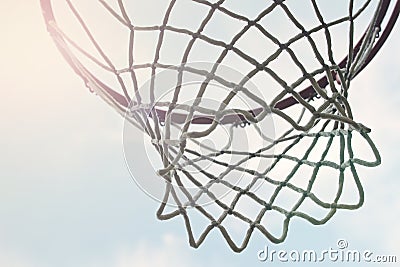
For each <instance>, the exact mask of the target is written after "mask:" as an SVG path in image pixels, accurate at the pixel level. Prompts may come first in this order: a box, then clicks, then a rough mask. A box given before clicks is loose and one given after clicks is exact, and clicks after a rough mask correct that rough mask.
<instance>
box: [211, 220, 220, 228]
mask: <svg viewBox="0 0 400 267" xmlns="http://www.w3.org/2000/svg"><path fill="white" fill-rule="evenodd" d="M211 226H212V227H218V226H219V223H218V222H217V221H215V220H213V221H211Z"/></svg>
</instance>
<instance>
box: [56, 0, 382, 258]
mask: <svg viewBox="0 0 400 267" xmlns="http://www.w3.org/2000/svg"><path fill="white" fill-rule="evenodd" d="M65 2H66V3H67V5H68V7H69V9H70V11H71V13H72V14H73V16H74V17H75V19H76V21H77V22H78V23H79V25H80V26H81V27H82V29H83V31H84V32H85V34H86V36H87V37H88V38H89V40H90V42H91V43H92V44H93V46H94V48H95V49H94V51H95V52H96V53H97V54H98V55H100V59H98V58H97V57H96V56H95V55H93V53H91V52H90V51H87V50H85V49H84V48H83V47H81V46H80V45H79V44H78V42H76V41H75V40H73V39H72V38H71V37H70V36H69V35H68V34H67V33H66V32H65V31H64V30H63V29H62V28H61V27H60V26H59V25H57V24H56V23H55V21H53V22H52V23H49V29H50V32H51V33H52V35H53V37H54V39H55V40H56V43H57V45H58V47H59V48H60V49H61V50H62V51H63V53H64V56H65V57H66V59H67V60H68V62H69V63H70V64H71V65H72V66H73V68H74V69H75V71H76V72H77V73H78V74H79V75H80V76H81V77H82V78H83V79H84V80H85V82H86V84H87V86H88V87H89V88H90V89H91V90H93V91H95V92H96V93H97V94H99V95H100V96H101V97H102V98H103V99H105V100H106V101H107V102H108V103H109V104H110V105H112V106H113V107H114V108H115V109H117V110H118V111H119V112H121V114H123V115H125V114H128V116H127V120H129V121H130V122H131V123H132V124H133V125H135V126H136V127H138V128H139V129H141V130H142V131H143V132H145V133H147V135H148V136H149V137H150V139H151V140H152V144H153V146H154V148H155V149H156V151H158V152H159V155H160V158H161V160H162V162H163V167H162V168H161V169H159V170H158V174H159V176H160V179H164V180H165V182H166V183H165V195H164V199H163V201H162V203H161V205H160V208H159V210H158V211H157V216H158V218H159V219H161V220H168V219H171V218H174V217H178V216H181V217H182V218H183V220H184V223H185V225H186V229H187V233H188V236H189V242H190V245H191V246H193V247H198V246H200V245H201V244H202V243H203V241H204V240H205V238H206V237H207V235H208V234H209V233H210V232H211V231H212V230H219V231H220V232H221V233H222V235H223V237H224V238H225V239H226V241H227V243H228V244H229V246H230V247H231V248H232V249H233V250H234V251H237V252H238V251H242V250H243V249H244V248H245V247H246V246H247V244H248V242H249V240H250V237H251V236H252V233H253V232H254V231H255V230H258V231H259V232H261V233H262V234H263V235H265V236H266V237H267V238H268V239H269V240H271V241H272V242H274V243H280V242H283V241H284V240H285V238H286V237H287V234H288V229H289V222H290V220H291V219H292V218H294V217H299V218H302V219H305V220H307V221H309V222H311V223H312V224H316V225H319V224H324V223H325V222H327V221H328V220H329V219H330V218H331V217H332V216H333V215H334V214H335V212H336V211H337V210H338V209H357V208H359V207H360V206H361V205H362V204H363V201H364V193H363V187H362V185H361V181H360V179H359V177H358V174H357V170H356V169H357V165H362V166H368V167H373V166H377V165H379V164H380V156H379V153H378V151H377V149H376V147H375V145H374V144H373V142H372V140H371V139H370V137H369V135H368V133H369V131H370V130H369V129H368V128H367V127H365V126H363V125H362V124H360V123H358V122H356V121H355V120H354V118H353V114H352V111H351V107H350V104H349V102H348V90H349V88H350V83H351V80H352V79H353V78H354V77H355V76H356V75H357V73H358V72H359V70H360V69H361V68H362V67H363V64H364V62H365V61H366V59H367V57H368V55H369V52H370V51H371V49H372V47H373V44H374V42H375V39H376V36H377V34H378V32H379V29H378V28H377V27H375V26H376V25H375V21H376V19H377V17H378V13H379V12H378V11H379V7H380V5H381V4H382V1H379V3H378V4H377V1H364V2H363V4H362V5H360V6H358V7H357V8H356V7H355V1H353V0H350V1H347V2H346V3H347V7H348V8H347V14H344V15H343V16H342V17H338V18H335V19H330V20H329V21H328V20H326V19H325V18H324V15H323V12H322V11H321V10H320V8H319V2H318V1H317V0H311V1H310V2H311V4H312V7H313V9H312V10H310V11H309V12H312V14H313V15H314V16H316V17H317V19H318V21H319V23H318V24H317V25H315V26H314V27H311V28H306V27H305V26H303V25H302V23H301V21H300V20H298V19H297V17H296V15H295V14H294V13H292V11H291V9H290V6H289V5H287V4H286V3H287V2H289V1H284V0H275V1H265V8H264V9H263V10H259V11H258V13H257V15H256V16H255V17H254V18H249V17H246V16H244V15H241V14H239V13H237V12H234V11H232V10H230V9H229V8H227V7H225V6H224V4H225V3H226V2H229V0H220V1H205V0H193V1H192V2H193V3H195V4H196V5H199V6H201V7H203V8H206V9H207V12H206V14H205V15H204V18H203V20H202V22H201V24H200V25H199V27H198V28H197V29H196V30H192V29H186V28H180V27H176V26H174V25H172V24H170V23H169V21H170V20H171V16H172V15H173V10H174V7H175V6H176V5H177V3H178V2H179V1H176V0H170V2H168V6H167V7H166V9H165V12H164V14H163V17H162V19H160V21H161V24H159V25H151V26H141V25H134V19H132V18H131V17H130V15H129V11H128V10H127V8H126V3H125V2H124V1H122V0H118V1H113V2H112V3H110V2H107V1H103V0H99V1H98V3H100V5H101V6H102V7H103V9H104V11H106V13H107V14H108V15H109V16H112V17H113V18H114V19H115V20H116V21H118V22H119V23H120V25H121V27H125V28H126V29H127V30H128V31H129V44H128V48H129V49H128V50H129V52H128V60H127V63H128V65H127V66H125V67H124V68H117V67H116V66H115V64H114V63H113V60H112V59H111V58H109V57H108V56H107V53H106V52H105V51H104V50H103V48H102V46H101V44H100V43H99V42H98V41H97V40H96V37H95V36H94V35H93V34H92V32H91V29H90V27H89V26H88V24H87V23H86V21H85V18H84V17H83V16H82V14H81V13H80V12H79V10H78V9H77V8H76V7H75V4H74V3H73V2H72V1H70V0H66V1H65ZM373 5H375V7H374V10H376V12H375V13H373V14H372V17H371V18H370V19H371V20H370V24H369V26H368V28H367V29H366V31H365V33H364V37H363V38H362V41H361V42H360V45H359V46H356V41H357V40H355V37H354V36H355V35H354V27H355V26H354V25H355V24H356V21H357V19H358V18H359V17H360V16H361V15H362V14H363V12H364V11H365V10H367V9H368V8H370V6H373ZM278 9H279V10H280V12H282V14H284V16H285V18H286V19H287V21H288V23H291V24H292V25H293V26H294V27H295V28H297V30H298V34H297V35H294V36H291V37H290V38H289V39H288V40H287V41H284V42H283V41H282V40H280V39H279V38H277V37H276V36H274V35H273V34H271V32H270V31H268V30H266V29H265V27H264V26H263V25H262V24H261V23H260V22H261V21H262V20H263V19H265V18H266V17H268V16H270V15H271V14H272V13H273V12H274V11H276V10H278ZM221 14H223V15H224V16H228V17H229V18H231V19H233V20H237V21H240V22H241V23H244V26H243V28H242V29H241V30H240V31H238V32H237V33H236V34H235V35H234V36H232V38H231V39H230V40H229V41H228V42H226V41H222V40H220V39H218V38H213V37H211V36H209V35H207V34H205V33H204V32H205V29H206V27H207V25H208V24H209V23H210V21H212V19H213V18H214V17H215V16H219V15H221ZM343 24H345V25H347V29H348V32H347V33H346V34H347V36H348V40H347V41H348V44H347V46H348V51H347V59H346V60H345V61H343V62H340V61H337V59H335V56H334V47H333V45H332V37H331V31H332V29H334V28H335V27H337V26H338V25H343ZM251 29H257V31H258V32H260V33H262V34H263V37H264V38H266V39H267V40H269V41H270V42H272V43H273V44H274V46H275V47H276V49H275V51H274V52H273V53H271V54H270V55H268V56H267V57H266V58H265V59H260V58H253V57H252V56H251V55H249V54H248V53H246V52H244V51H243V50H241V49H240V48H238V47H237V45H236V44H237V43H238V42H239V41H240V39H241V38H244V37H243V36H245V35H246V33H247V32H248V31H250V30H251ZM143 32H151V33H156V35H157V37H156V39H157V42H156V44H157V45H156V49H155V54H154V57H153V60H152V62H148V63H140V64H137V63H136V62H135V57H136V54H135V41H136V38H137V36H138V34H139V33H143ZM167 32H173V33H175V34H179V35H185V36H187V37H188V38H189V40H190V41H189V42H188V43H187V45H186V47H185V49H184V50H183V51H182V55H181V58H180V59H179V60H180V64H179V65H173V64H168V62H167V63H166V62H161V60H160V58H162V55H161V51H162V47H163V44H164V42H165V40H164V37H165V35H166V33H167ZM321 32H322V33H323V35H324V36H325V38H326V45H325V46H324V47H323V49H325V50H326V51H321V49H322V48H321V47H320V46H319V45H318V44H317V42H316V41H315V40H314V39H313V35H314V34H315V33H321ZM199 40H201V41H202V42H205V43H207V44H208V45H210V46H211V47H215V48H218V49H220V51H221V52H220V54H219V56H218V58H217V59H216V60H215V61H214V62H213V65H212V67H211V68H210V69H206V70H205V69H196V68H193V67H190V66H189V65H188V60H189V57H190V53H191V52H192V50H193V49H194V48H193V47H194V46H195V44H196V42H198V41H199ZM300 40H301V41H304V40H306V42H308V45H309V47H310V48H311V49H312V51H313V56H314V57H315V60H316V62H318V63H319V68H316V69H313V70H312V71H309V70H307V67H306V66H305V65H304V64H303V63H302V60H301V57H299V55H298V54H296V51H295V50H294V49H292V47H293V46H294V45H295V44H296V43H297V42H299V41H300ZM283 53H286V54H287V55H288V56H289V57H290V59H291V62H292V64H293V66H295V68H296V69H297V70H299V71H300V72H301V76H300V77H298V79H297V80H295V81H294V82H293V83H291V84H288V83H287V82H286V81H285V79H284V78H282V77H280V75H279V74H278V73H277V72H275V71H274V70H273V68H271V67H270V66H271V65H272V64H273V62H274V61H276V60H277V58H278V57H279V56H280V55H281V54H283ZM76 54H79V55H80V56H79V57H78V56H77V55H76ZM230 54H235V55H236V56H238V57H240V58H241V59H242V60H244V61H246V62H247V63H248V64H249V65H251V66H252V69H251V70H250V71H249V72H248V73H246V74H245V76H244V77H243V79H241V80H240V81H239V82H237V83H234V82H231V81H229V80H226V79H225V77H222V76H219V75H218V68H219V66H220V64H222V63H224V59H225V58H226V57H227V56H228V55H230ZM82 58H85V59H86V60H87V61H90V62H91V63H92V64H94V65H95V66H97V67H98V68H100V69H102V70H103V71H105V72H107V73H110V74H112V76H113V77H114V79H115V81H117V84H118V86H119V88H114V87H113V88H111V87H109V86H108V85H107V84H106V82H104V81H102V79H101V78H98V77H97V76H96V75H94V74H93V72H92V71H91V70H90V69H89V68H88V67H86V65H85V64H84V63H83V61H82ZM160 69H161V70H162V69H169V70H173V71H175V72H176V77H177V82H176V84H177V85H176V87H175V88H174V90H173V94H172V97H171V99H170V100H169V101H166V102H158V101H157V98H156V95H155V90H156V87H157V86H158V85H156V79H157V78H156V76H157V72H158V70H160ZM140 70H148V71H149V72H151V75H150V76H151V78H150V85H149V92H148V93H149V94H148V102H145V101H144V100H143V98H144V97H143V96H142V95H141V91H140V86H139V80H138V79H139V78H138V77H139V76H138V74H137V72H138V71H140ZM186 73H194V74H196V75H200V76H202V77H203V78H204V79H203V81H202V83H201V84H199V86H198V89H197V91H196V92H194V93H195V97H194V99H195V100H194V101H193V103H191V104H190V105H184V104H182V103H179V98H180V94H181V89H182V88H181V87H182V86H181V84H182V81H183V76H184V75H185V74H186ZM259 73H264V74H265V75H267V76H269V77H270V78H271V79H273V80H274V81H275V82H276V84H277V85H278V86H279V91H278V92H277V93H276V94H275V96H274V97H273V98H272V99H268V100H265V99H263V98H261V97H259V96H257V95H255V94H254V93H252V91H251V90H250V89H248V88H247V87H246V85H247V84H248V82H249V81H251V80H252V78H253V77H256V76H257V75H258V74H259ZM126 74H128V75H129V76H130V83H129V84H128V83H127V82H126V80H125V79H124V77H123V76H124V75H126ZM318 77H323V78H321V79H319V78H318ZM212 82H215V83H218V84H220V85H222V86H224V87H225V88H228V89H229V93H228V94H227V95H226V96H225V97H224V98H223V99H222V100H221V102H220V105H219V107H218V108H215V109H207V108H203V107H202V106H201V103H202V98H203V97H204V95H205V94H206V91H207V89H208V85H209V84H210V83H212ZM304 84H309V85H310V88H312V90H305V91H301V90H300V87H301V86H302V85H304ZM238 95H243V96H245V97H247V98H248V99H251V100H253V101H254V103H257V105H256V106H257V108H256V109H254V110H246V109H241V108H233V107H231V105H230V103H231V102H232V99H234V98H235V97H237V96H238ZM267 101H269V102H267ZM293 104H297V105H296V106H297V107H299V108H300V111H299V112H295V114H296V115H293V114H292V113H290V108H291V106H292V105H293ZM177 111H179V112H177ZM177 113H181V114H184V115H183V116H181V117H180V119H179V118H177V117H176V116H175V115H173V114H177ZM174 116H175V117H174ZM268 116H274V117H275V119H279V120H282V121H284V122H285V123H286V124H287V125H288V129H287V130H285V131H283V132H282V133H280V134H279V135H277V136H276V137H265V136H263V134H262V129H261V128H260V127H259V126H258V125H259V124H260V123H261V122H262V121H263V120H265V118H266V117H268ZM195 124H202V125H203V127H202V128H201V130H197V131H195V130H193V129H198V128H196V127H195ZM221 125H224V127H226V128H227V129H228V132H230V134H231V136H233V135H234V132H235V131H237V129H238V128H240V127H238V126H242V127H254V129H256V131H258V132H259V135H260V136H261V138H262V139H264V141H266V142H267V143H268V145H266V146H264V147H261V148H258V149H255V150H252V151H237V150H234V149H232V139H229V140H228V142H227V144H225V145H224V146H223V148H219V149H212V148H210V147H207V146H205V145H203V144H202V143H201V142H200V141H199V140H201V139H202V138H204V137H207V136H209V135H212V133H213V132H214V131H215V130H216V128H218V127H220V126H221ZM173 129H178V130H179V136H178V137H176V138H172V137H171V133H170V132H171V131H172V130H173ZM355 135H357V136H358V137H359V138H361V140H363V142H364V145H366V147H368V148H369V149H370V150H371V151H372V154H373V156H374V159H373V160H370V161H367V160H363V159H360V158H359V157H358V156H356V155H357V153H355V152H354V151H353V145H352V144H353V143H352V142H353V138H354V136H355ZM191 144H192V145H193V144H195V145H198V146H200V147H202V146H203V147H204V148H205V150H203V152H199V151H197V150H195V149H192V147H191ZM300 144H302V145H300ZM305 144H306V145H305ZM299 146H300V147H303V148H302V149H297V150H296V147H299ZM272 149H273V152H272ZM295 150H296V152H293V153H292V151H295ZM204 151H206V152H204ZM299 151H300V152H299ZM330 154H332V155H333V158H335V160H333V159H332V157H328V155H330ZM311 155H313V156H311ZM227 156H229V157H230V159H231V160H229V161H228V160H226V158H227ZM232 157H234V158H235V159H237V160H232ZM254 159H257V160H259V161H263V160H264V159H265V160H268V162H269V164H268V165H267V166H265V167H260V165H257V167H252V166H253V165H251V164H250V165H249V164H248V163H249V162H250V161H253V160H254ZM204 163H207V164H209V165H213V166H216V167H215V168H216V169H217V168H218V170H220V171H208V170H207V169H206V168H204ZM277 166H285V167H284V172H282V171H280V172H278V173H274V170H275V169H278V167H277ZM188 169H192V170H193V169H194V170H195V172H193V171H188ZM303 169H307V170H308V171H303ZM280 170H281V169H280ZM322 170H329V171H331V172H330V173H331V174H333V175H332V177H333V178H334V181H335V182H334V184H336V188H335V193H334V194H332V196H331V198H330V199H328V200H325V198H324V197H323V196H319V195H318V194H317V193H315V192H314V191H313V190H314V186H315V184H316V182H317V181H318V180H319V179H323V178H324V177H323V175H321V173H324V171H322ZM234 173H241V174H242V175H244V176H245V178H244V179H242V180H241V181H240V182H237V181H236V180H235V181H236V182H232V181H230V180H229V179H226V177H228V176H229V175H232V174H234ZM299 173H303V174H304V175H303V176H306V178H305V179H306V182H307V183H306V184H303V185H302V186H300V185H297V184H296V183H295V182H294V181H293V180H294V177H296V175H299ZM321 176H322V177H321ZM346 183H353V184H354V188H355V190H354V192H353V193H354V194H355V195H356V196H357V199H356V201H354V202H353V203H351V204H349V203H344V202H342V196H343V194H344V193H343V192H344V191H345V190H344V186H345V184H346ZM216 186H219V187H223V188H226V189H228V191H229V196H228V197H223V198H221V197H220V196H218V195H217V194H216V193H215V192H214V188H215V187H216ZM263 186H268V187H270V188H272V190H270V191H268V192H266V191H265V192H264V191H263V190H262V187H263ZM188 187H191V188H195V189H196V190H189V189H188ZM283 191H290V192H292V193H293V195H294V196H295V197H294V198H295V201H293V202H292V203H291V204H290V205H288V206H287V207H283V206H282V205H280V204H279V203H278V201H277V199H278V198H279V196H280V195H281V194H282V192H283ZM201 198H207V199H209V200H210V201H209V203H208V205H201V204H199V202H200V201H199V200H200V199H201ZM244 199H246V200H245V201H244ZM242 202H243V203H245V206H246V207H247V208H244V209H242V208H240V207H239V206H243V204H242ZM170 203H173V204H174V205H172V206H170V205H168V204H170ZM305 203H312V204H313V205H314V206H315V207H318V208H320V209H322V210H323V211H324V212H325V213H324V214H323V215H322V216H321V215H320V216H314V215H312V212H307V211H306V210H302V207H303V206H304V205H306V204H305ZM246 209H248V210H252V211H253V212H248V213H246ZM271 213H274V214H279V215H280V216H281V217H282V228H281V230H280V231H278V233H275V232H274V231H273V230H271V229H269V226H268V225H270V224H269V222H268V219H269V216H270V214H271ZM193 214H196V215H193ZM192 215H193V216H200V217H203V219H205V222H206V227H205V228H204V229H203V230H202V231H201V232H200V233H199V234H197V235H196V234H195V232H196V231H198V230H197V229H194V227H193V224H196V223H193V222H192V221H191V216H192ZM229 221H230V222H234V223H235V222H240V223H242V224H244V225H245V227H244V229H246V230H245V231H244V232H243V234H242V235H241V237H240V240H239V241H236V240H235V238H233V237H232V236H233V235H235V234H233V233H232V232H231V231H230V230H229V229H230V227H229V226H230V225H232V223H228V222H229ZM271 228H273V227H271Z"/></svg>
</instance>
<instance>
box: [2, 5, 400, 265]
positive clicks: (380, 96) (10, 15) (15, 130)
mask: <svg viewBox="0 0 400 267" xmlns="http://www.w3.org/2000/svg"><path fill="white" fill-rule="evenodd" d="M238 8H240V6H239V7H238ZM0 10H1V11H0V12H1V15H0V25H1V26H0V33H1V39H0V62H1V65H0V81H1V83H2V86H1V87H0V92H1V95H2V98H1V104H0V122H1V128H0V129H1V131H0V137H1V138H0V266H10V267H34V266H35V267H36V266H40V267H52V266H60V267H64V266H65V267H69V266H74V267H81V266H82V267H86V266H90V267H91V266H96V267H97V266H99V267H103V266H104V267H128V266H129V267H130V266H135V267H136V266H137V267H148V266H160V267H170V266H171V267H172V266H174V267H175V266H178V267H179V266H194V267H196V266H206V265H207V266H221V265H228V266H243V265H246V264H247V265H249V266H263V265H266V264H270V265H272V266H275V265H280V264H279V263H278V262H273V263H268V262H260V261H259V260H258V259H257V252H258V251H260V250H262V249H263V248H264V247H265V246H268V247H269V248H270V249H275V250H281V249H282V250H286V251H290V250H293V249H297V250H300V251H301V250H307V249H315V250H317V251H323V250H325V249H329V248H330V247H333V248H336V247H337V241H338V240H339V239H345V240H346V241H347V242H348V244H349V248H351V249H358V250H370V251H372V252H374V253H375V254H381V255H397V259H398V261H399V260H400V246H399V244H400V230H399V228H398V223H397V220H398V218H400V212H399V210H400V209H399V206H400V198H399V196H398V188H399V186H400V181H399V179H398V172H397V167H398V162H397V159H398V158H399V156H400V154H399V151H400V145H399V141H398V134H397V133H398V131H399V130H400V124H399V122H398V115H399V114H400V111H399V106H400V105H399V104H400V92H399V91H398V88H397V87H398V84H399V82H400V75H399V70H400V63H399V62H400V56H399V54H398V53H396V52H395V51H396V50H397V48H398V47H400V35H399V34H398V32H399V31H400V28H399V25H397V26H396V27H395V29H394V33H393V34H392V36H391V37H390V38H389V41H388V43H387V44H386V45H385V47H384V49H383V50H382V51H380V53H379V55H378V57H377V58H376V59H374V61H373V62H372V64H371V65H369V66H368V67H367V68H366V70H365V71H364V72H363V73H362V74H361V75H360V76H359V77H357V78H356V80H355V81H354V82H353V83H352V92H351V93H352V94H351V96H350V102H351V103H352V107H353V110H354V113H355V114H356V116H357V118H358V119H359V121H362V122H366V124H367V125H368V127H370V128H372V133H371V137H372V138H373V140H374V142H375V143H376V145H377V146H378V147H379V149H380V153H381V156H382V164H381V165H380V166H379V167H376V168H371V169H368V168H361V169H360V170H359V174H360V177H362V182H363V185H364V189H365V195H366V201H365V204H364V206H363V207H362V208H360V209H358V210H356V211H339V212H338V213H337V214H336V215H335V216H334V217H333V219H331V220H330V221H329V222H328V223H327V224H325V225H323V226H318V227H316V226H313V225H311V224H310V223H308V222H305V221H303V220H299V219H297V220H293V222H292V224H291V226H290V229H289V235H288V238H287V239H286V241H285V242H284V243H282V244H280V245H274V244H272V243H270V242H269V241H268V240H267V239H265V238H264V237H263V236H262V235H260V234H258V233H256V234H255V235H254V236H253V237H252V239H251V241H250V244H249V246H248V247H247V249H246V250H245V251H244V252H242V253H241V254H236V253H234V252H232V251H231V250H230V249H229V247H228V246H227V245H226V243H225V241H224V240H223V239H222V236H221V235H220V234H219V233H217V232H213V233H212V234H210V236H209V237H208V238H207V240H206V241H205V242H204V243H203V245H202V246H201V247H200V248H199V249H193V248H191V247H189V245H188V242H187V237H186V231H185V229H184V224H183V221H182V220H181V219H180V218H179V219H174V220H170V221H166V222H160V221H158V220H157V218H156V215H155V212H156V209H157V207H158V203H157V202H156V201H154V200H153V199H151V198H149V197H148V196H147V195H146V194H144V193H143V192H142V191H141V190H140V189H139V188H138V187H137V185H136V184H135V182H134V181H133V179H132V177H131V173H130V172H129V170H128V168H127V166H126V164H125V159H124V154H123V129H124V120H123V118H122V117H121V116H120V115H119V114H118V113H117V112H115V111H114V110H113V109H111V108H110V107H109V106H107V105H106V104H105V103H103V101H101V99H100V98H99V97H96V96H95V95H93V94H92V93H90V92H89V91H88V90H87V88H86V87H85V86H84V84H83V82H82V81H81V80H80V78H79V77H77V76H76V75H75V73H74V72H73V71H72V70H71V69H70V67H69V66H68V64H66V62H65V61H64V59H63V58H62V56H61V55H60V53H59V52H58V51H57V49H56V47H55V45H54V43H53V42H52V40H51V38H50V37H49V34H48V33H47V31H46V28H45V25H44V21H43V18H42V14H41V10H40V5H39V1H26V0H13V1H11V0H3V1H1V3H0ZM353 90H354V91H353ZM143 175H146V174H143ZM335 265H339V266H341V265H346V266H356V265H357V264H356V265H354V264H353V265H351V264H345V263H335ZM358 265H360V264H358ZM383 265H385V264H383ZM386 265H389V266H390V264H386ZM300 266H308V264H307V263H303V265H301V264H300ZM371 266H375V265H374V264H371ZM376 266H379V264H376ZM392 266H395V264H393V265H392Z"/></svg>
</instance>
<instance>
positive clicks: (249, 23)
mask: <svg viewBox="0 0 400 267" xmlns="http://www.w3.org/2000/svg"><path fill="white" fill-rule="evenodd" d="M247 24H248V25H249V27H253V26H254V25H256V24H257V22H256V21H254V20H249V21H247Z"/></svg>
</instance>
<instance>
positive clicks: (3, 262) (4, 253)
mask: <svg viewBox="0 0 400 267" xmlns="http://www.w3.org/2000/svg"><path fill="white" fill-rule="evenodd" d="M0 266H4V267H34V266H36V265H35V264H33V263H32V262H31V261H30V260H28V259H26V258H24V257H22V256H21V255H18V254H17V253H15V252H12V251H9V250H5V249H0Z"/></svg>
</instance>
